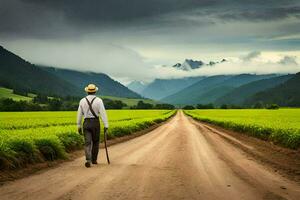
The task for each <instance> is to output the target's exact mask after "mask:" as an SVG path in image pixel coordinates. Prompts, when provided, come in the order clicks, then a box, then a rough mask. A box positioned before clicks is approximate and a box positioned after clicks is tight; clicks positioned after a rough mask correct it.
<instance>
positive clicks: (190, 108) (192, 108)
mask: <svg viewBox="0 0 300 200" xmlns="http://www.w3.org/2000/svg"><path fill="white" fill-rule="evenodd" d="M183 109H184V110H194V109H195V107H194V106H191V105H186V106H184V107H183Z"/></svg>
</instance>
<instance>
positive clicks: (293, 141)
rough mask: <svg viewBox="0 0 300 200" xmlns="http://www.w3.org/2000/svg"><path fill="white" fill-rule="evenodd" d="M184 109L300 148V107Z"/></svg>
mask: <svg viewBox="0 0 300 200" xmlns="http://www.w3.org/2000/svg"><path fill="white" fill-rule="evenodd" d="M184 112H185V113H186V114H187V115H189V116H191V117H193V118H194V119H196V120H200V121H204V122H208V123H212V124H216V125H218V126H221V127H224V128H227V129H231V130H234V131H237V132H241V133H245V134H248V135H251V136H254V137H257V138H260V139H263V140H267V141H270V142H273V143H274V144H278V145H281V146H284V147H288V148H291V149H298V148H300V109H279V110H254V109H252V110H251V109H243V110H186V111H184Z"/></svg>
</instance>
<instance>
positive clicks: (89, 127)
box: [83, 118, 100, 162]
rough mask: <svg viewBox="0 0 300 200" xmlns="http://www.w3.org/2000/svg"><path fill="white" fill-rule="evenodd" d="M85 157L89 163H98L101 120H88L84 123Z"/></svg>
mask: <svg viewBox="0 0 300 200" xmlns="http://www.w3.org/2000/svg"><path fill="white" fill-rule="evenodd" d="M83 133H84V140H85V157H86V160H87V161H88V162H91V161H97V157H98V152H99V141H100V121H99V118H86V119H84V122H83Z"/></svg>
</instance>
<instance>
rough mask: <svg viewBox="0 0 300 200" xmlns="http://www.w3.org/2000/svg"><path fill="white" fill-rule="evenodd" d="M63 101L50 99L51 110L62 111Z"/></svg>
mask: <svg viewBox="0 0 300 200" xmlns="http://www.w3.org/2000/svg"><path fill="white" fill-rule="evenodd" d="M61 106H62V101H61V100H60V99H58V98H53V99H49V110H52V111H53V110H60V109H61Z"/></svg>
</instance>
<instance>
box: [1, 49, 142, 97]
mask: <svg viewBox="0 0 300 200" xmlns="http://www.w3.org/2000/svg"><path fill="white" fill-rule="evenodd" d="M89 83H95V84H96V85H97V86H98V87H99V88H100V91H99V94H101V95H108V96H117V97H129V98H140V97H141V96H140V95H139V94H137V93H135V92H133V91H131V90H129V89H128V88H127V87H125V86H124V85H122V84H121V83H119V82H117V81H115V80H113V79H112V78H110V77H109V76H108V75H106V74H103V73H93V72H80V71H75V70H67V69H58V68H53V67H44V66H38V65H34V64H31V63H29V62H27V61H25V60H24V59H22V58H21V57H19V56H17V55H15V54H14V53H12V52H10V51H8V50H6V49H4V48H3V47H2V46H0V86H2V87H7V88H11V89H15V90H21V91H25V92H32V93H38V94H45V95H49V96H83V95H85V92H84V87H85V86H86V85H87V84H89Z"/></svg>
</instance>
